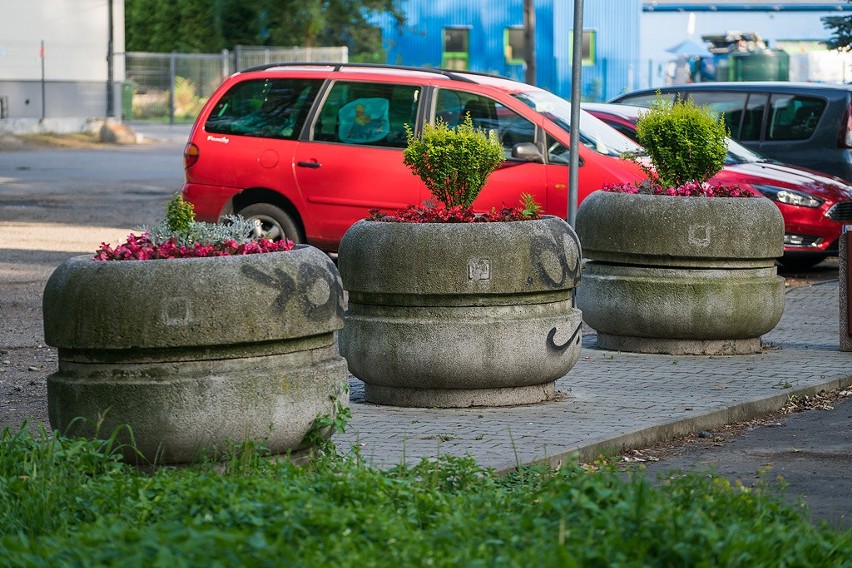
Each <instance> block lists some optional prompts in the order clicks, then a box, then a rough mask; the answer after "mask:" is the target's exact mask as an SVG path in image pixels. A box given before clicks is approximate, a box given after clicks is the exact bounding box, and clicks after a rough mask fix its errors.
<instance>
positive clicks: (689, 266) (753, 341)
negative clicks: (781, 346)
mask: <svg viewBox="0 0 852 568" xmlns="http://www.w3.org/2000/svg"><path fill="white" fill-rule="evenodd" d="M577 233H578V234H579V235H580V239H581V241H582V243H583V249H584V251H585V254H586V258H587V259H588V261H589V262H587V264H586V271H585V274H584V275H583V285H582V286H581V287H580V288H578V290H577V304H578V306H579V307H580V309H581V310H582V311H583V317H584V319H585V321H586V323H587V324H588V325H589V326H591V327H592V328H593V329H595V330H596V331H597V333H598V347H601V348H603V349H613V350H619V351H636V352H641V353H670V354H695V355H697V354H742V353H754V352H757V351H759V350H760V348H761V344H760V336H761V335H763V334H764V333H766V332H768V331H770V330H771V329H772V328H774V327H775V325H777V323H778V321H779V320H780V319H781V314H782V313H783V311H784V279H783V278H781V277H780V276H778V274H777V272H776V268H775V259H776V258H777V257H779V256H781V255H782V254H783V238H784V220H783V218H782V217H781V213H780V212H779V210H778V208H777V207H776V206H775V205H774V204H773V203H771V202H770V201H769V200H767V199H762V198H720V197H714V198H705V197H670V196H657V195H641V194H640V195H630V194H620V193H609V192H603V191H597V192H594V193H592V194H591V195H590V196H589V197H588V198H586V199H585V200H584V201H583V204H582V205H581V207H580V209H579V210H578V212H577Z"/></svg>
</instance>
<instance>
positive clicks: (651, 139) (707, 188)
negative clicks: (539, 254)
mask: <svg viewBox="0 0 852 568" xmlns="http://www.w3.org/2000/svg"><path fill="white" fill-rule="evenodd" d="M727 134H728V132H727V127H726V126H725V122H724V120H723V118H722V116H714V115H713V113H712V112H711V111H710V110H709V109H708V108H706V107H698V106H696V105H695V103H694V102H692V100H687V101H683V102H680V101H679V102H671V101H667V100H664V99H663V98H662V97H658V98H657V99H655V100H654V101H652V103H651V107H650V108H649V109H648V111H647V112H645V113H643V114H642V115H640V117H639V120H638V122H637V123H636V138H637V140H638V142H639V144H641V145H642V146H644V147H645V149H646V151H647V153H648V158H649V159H650V162H651V163H650V165H649V164H647V163H646V162H644V161H642V160H639V159H638V158H637V157H635V156H633V157H631V158H630V159H633V160H634V161H635V162H636V163H637V164H638V165H639V167H640V168H642V170H643V171H644V172H645V173H646V174H647V175H648V178H649V181H645V182H643V183H641V184H638V185H637V184H613V185H607V186H604V187H603V188H602V189H603V191H608V192H612V193H643V194H649V195H671V196H681V197H756V196H757V194H756V193H754V192H753V191H751V190H749V189H744V188H740V187H739V186H736V185H715V186H714V185H712V184H710V183H708V181H707V180H709V179H710V178H711V177H713V176H714V175H716V173H718V172H719V170H721V169H722V167H723V166H724V164H725V156H726V154H727V146H726V144H725V136H727Z"/></svg>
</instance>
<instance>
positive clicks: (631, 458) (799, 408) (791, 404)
mask: <svg viewBox="0 0 852 568" xmlns="http://www.w3.org/2000/svg"><path fill="white" fill-rule="evenodd" d="M848 397H852V390H850V389H835V390H830V391H821V392H819V393H817V394H815V395H813V396H802V397H799V396H791V397H790V399H789V400H788V401H787V403H786V404H785V405H784V407H783V408H781V409H780V410H778V411H776V412H771V413H769V414H764V415H763V416H760V417H758V418H755V419H752V420H745V421H743V422H735V423H733V424H726V425H724V426H722V427H721V428H718V429H716V430H714V431H712V432H708V431H704V432H694V433H692V434H690V435H689V436H684V437H682V438H675V439H672V440H666V441H664V442H660V443H658V444H654V445H653V446H649V447H647V448H642V449H637V450H626V451H624V452H621V454H620V455H619V462H621V464H623V465H626V466H631V465H633V464H637V463H649V462H657V461H660V460H665V459H667V458H671V457H674V456H680V455H682V454H683V453H684V452H685V451H687V450H689V449H691V448H713V447H722V446H725V445H727V444H729V443H731V442H733V441H734V440H735V439H736V438H737V437H739V436H741V435H742V434H743V433H744V432H747V431H749V430H753V429H755V428H766V427H770V428H771V427H778V426H781V421H782V420H783V419H784V418H785V417H787V416H789V415H791V414H796V413H799V412H805V411H808V410H832V409H833V408H834V404H835V403H836V402H837V401H838V400H841V399H844V398H848Z"/></svg>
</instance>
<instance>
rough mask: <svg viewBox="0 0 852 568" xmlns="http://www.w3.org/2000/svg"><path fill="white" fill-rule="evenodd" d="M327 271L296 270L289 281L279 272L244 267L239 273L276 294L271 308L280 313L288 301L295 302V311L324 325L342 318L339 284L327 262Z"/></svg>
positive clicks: (306, 267) (308, 267)
mask: <svg viewBox="0 0 852 568" xmlns="http://www.w3.org/2000/svg"><path fill="white" fill-rule="evenodd" d="M328 263H329V264H331V267H327V266H326V267H320V266H314V265H310V264H303V265H301V266H299V273H298V276H297V277H296V278H293V277H292V276H290V275H289V274H287V273H286V272H284V271H283V270H281V269H280V268H276V269H275V270H274V271H273V274H267V273H266V272H264V271H262V270H259V269H257V268H255V267H254V266H250V265H245V266H243V267H242V273H243V274H244V275H245V276H246V277H248V278H250V279H252V280H254V281H255V282H257V283H259V284H261V285H263V286H266V287H268V288H272V289H273V290H276V291H278V295H277V296H276V297H275V300H274V302H273V303H274V305H275V307H276V308H277V309H278V311H283V310H284V308H285V307H287V304H289V303H290V300H291V299H292V298H294V297H295V298H297V299H298V300H297V301H298V302H299V308H300V310H301V312H302V313H303V314H304V316H305V317H306V318H308V319H309V320H311V321H324V320H327V319H328V318H330V317H333V316H336V317H341V318H342V317H343V305H342V300H341V299H342V298H343V284H342V282H341V281H340V278H336V277H335V274H336V269H334V270H332V269H333V268H334V266H333V264H332V263H331V260H329V261H328Z"/></svg>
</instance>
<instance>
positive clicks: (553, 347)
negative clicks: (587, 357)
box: [547, 323, 583, 354]
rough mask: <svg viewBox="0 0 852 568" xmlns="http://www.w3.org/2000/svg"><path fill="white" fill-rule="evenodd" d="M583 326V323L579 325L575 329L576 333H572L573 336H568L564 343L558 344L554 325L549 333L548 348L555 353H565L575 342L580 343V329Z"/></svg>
mask: <svg viewBox="0 0 852 568" xmlns="http://www.w3.org/2000/svg"><path fill="white" fill-rule="evenodd" d="M582 327H583V324H582V323H580V325H578V326H577V329H575V330H574V333H572V334H571V337H569V338H568V341H566V342H565V343H563V344H562V345H557V344H556V342H555V341H554V338H555V337H556V328H555V327H554V328H553V329H551V330H550V331H549V332H548V333H547V350H548V351H552V352H554V353H560V354H561V353H564V352H565V351H566V350H567V349H568V348H569V347H571V345H572V344H573V343H580V329H581V328H582Z"/></svg>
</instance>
